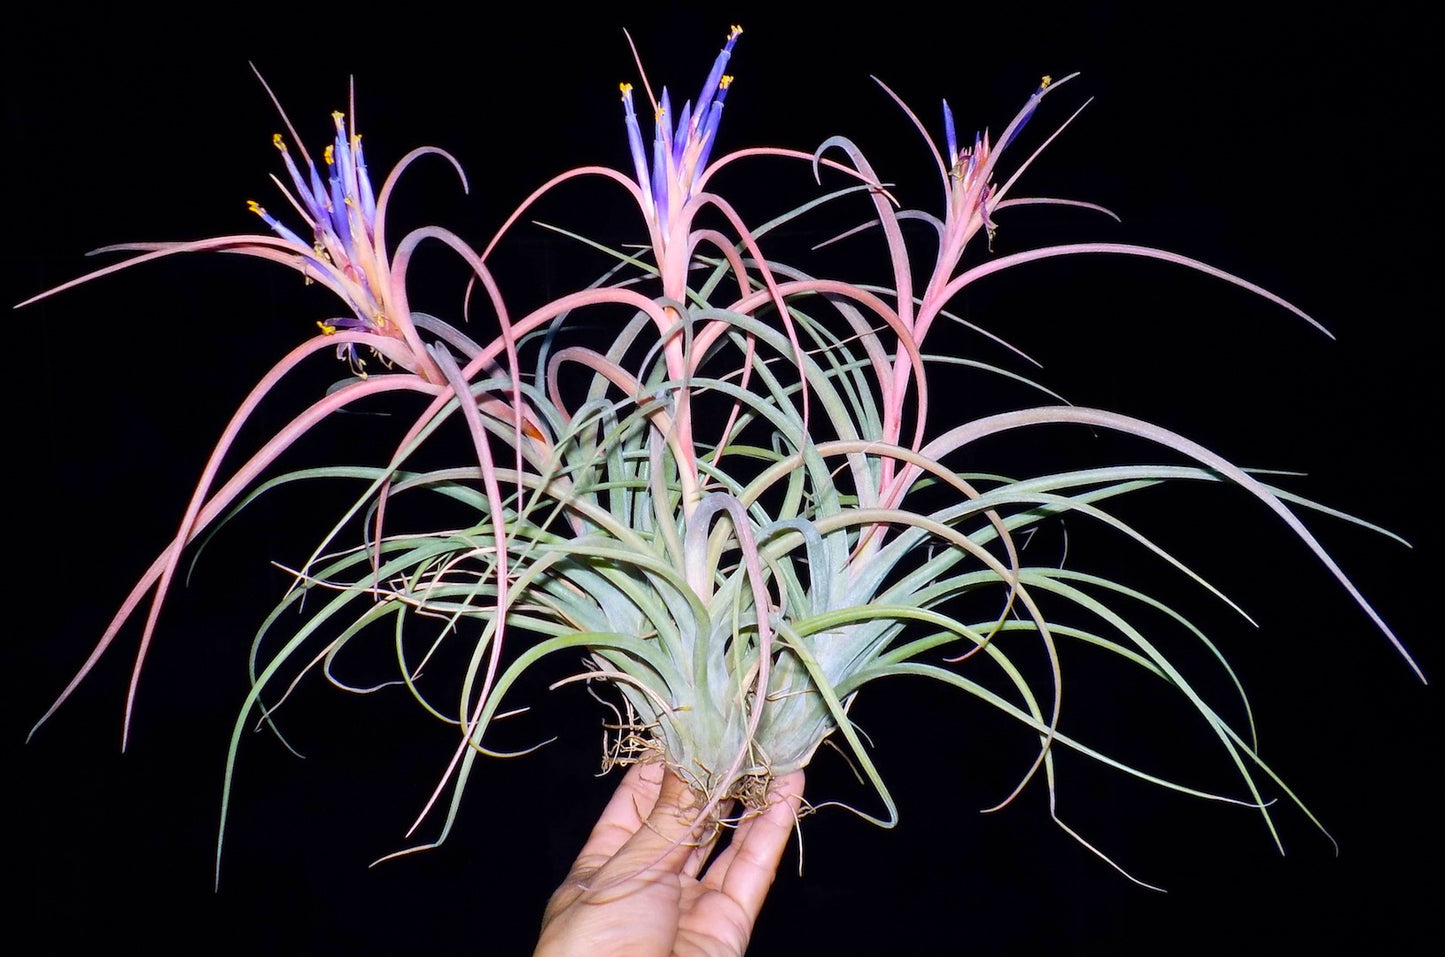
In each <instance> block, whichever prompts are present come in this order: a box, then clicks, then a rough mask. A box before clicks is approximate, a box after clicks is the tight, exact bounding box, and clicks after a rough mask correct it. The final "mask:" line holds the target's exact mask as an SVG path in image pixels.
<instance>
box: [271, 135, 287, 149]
mask: <svg viewBox="0 0 1445 957" xmlns="http://www.w3.org/2000/svg"><path fill="white" fill-rule="evenodd" d="M271 143H272V144H273V145H274V146H275V147H276V148H277V149H278V150H280V151H281V152H283V153H284V152H286V141H285V140H283V139H282V138H281V134H280V133H272V134H271Z"/></svg>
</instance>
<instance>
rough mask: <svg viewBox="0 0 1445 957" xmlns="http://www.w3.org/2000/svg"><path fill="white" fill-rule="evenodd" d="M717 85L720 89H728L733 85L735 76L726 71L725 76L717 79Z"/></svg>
mask: <svg viewBox="0 0 1445 957" xmlns="http://www.w3.org/2000/svg"><path fill="white" fill-rule="evenodd" d="M717 85H718V89H721V90H726V89H727V88H728V87H730V86H732V85H733V78H732V77H730V76H728V75H727V74H726V73H724V74H723V78H722V79H721V80H718V81H717Z"/></svg>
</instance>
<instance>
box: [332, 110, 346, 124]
mask: <svg viewBox="0 0 1445 957" xmlns="http://www.w3.org/2000/svg"><path fill="white" fill-rule="evenodd" d="M331 118H332V119H333V120H335V121H336V125H337V126H340V125H341V124H342V122H343V121H344V120H345V119H346V114H345V113H343V112H341V111H340V110H332V111H331Z"/></svg>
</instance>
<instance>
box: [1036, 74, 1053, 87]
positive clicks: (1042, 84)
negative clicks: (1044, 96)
mask: <svg viewBox="0 0 1445 957" xmlns="http://www.w3.org/2000/svg"><path fill="white" fill-rule="evenodd" d="M1052 82H1054V78H1053V77H1051V76H1049V75H1048V74H1047V73H1045V74H1044V78H1043V79H1042V80H1040V81H1039V89H1041V90H1047V89H1048V88H1049V84H1050V83H1052Z"/></svg>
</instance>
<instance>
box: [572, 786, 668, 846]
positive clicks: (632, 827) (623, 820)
mask: <svg viewBox="0 0 1445 957" xmlns="http://www.w3.org/2000/svg"><path fill="white" fill-rule="evenodd" d="M665 771H666V769H665V768H663V766H662V765H660V764H634V765H633V766H632V767H630V768H628V769H627V773H626V774H624V775H623V776H622V780H621V781H620V782H618V785H617V790H616V791H614V792H613V793H612V798H611V800H609V801H608V802H607V807H605V808H603V810H602V816H601V817H600V818H598V819H597V824H596V826H594V827H593V828H592V833H591V834H590V835H588V837H587V843H586V844H584V845H583V846H582V852H581V853H580V854H578V855H577V860H578V863H581V862H582V861H583V860H593V861H597V862H599V863H600V862H601V861H606V860H608V859H609V858H611V857H612V856H613V855H615V854H616V853H617V852H618V851H619V850H621V848H622V846H623V845H624V844H626V843H627V842H628V840H630V839H631V837H632V835H634V834H636V833H637V829H638V828H640V827H642V822H643V821H645V820H647V817H648V815H650V814H651V813H652V811H653V808H654V807H655V806H656V805H657V795H658V792H659V790H660V789H661V786H662V780H663V776H664V774H665Z"/></svg>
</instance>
